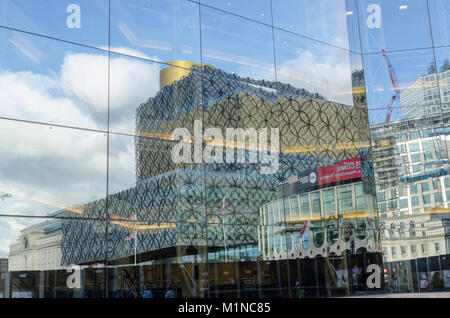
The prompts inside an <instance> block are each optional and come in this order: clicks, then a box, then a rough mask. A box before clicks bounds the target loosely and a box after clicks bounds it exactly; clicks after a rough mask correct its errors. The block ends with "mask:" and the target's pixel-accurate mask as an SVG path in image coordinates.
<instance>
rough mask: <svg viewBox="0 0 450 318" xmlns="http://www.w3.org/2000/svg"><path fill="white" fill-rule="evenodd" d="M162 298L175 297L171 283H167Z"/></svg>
mask: <svg viewBox="0 0 450 318" xmlns="http://www.w3.org/2000/svg"><path fill="white" fill-rule="evenodd" d="M164 298H175V292H174V291H173V285H172V283H169V285H168V286H167V292H166V295H165V296H164Z"/></svg>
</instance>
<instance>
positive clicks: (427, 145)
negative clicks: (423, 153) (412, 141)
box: [422, 140, 431, 150]
mask: <svg viewBox="0 0 450 318" xmlns="http://www.w3.org/2000/svg"><path fill="white" fill-rule="evenodd" d="M422 148H423V150H430V149H431V143H430V141H429V140H424V141H422Z"/></svg>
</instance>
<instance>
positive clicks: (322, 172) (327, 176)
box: [317, 158, 361, 185]
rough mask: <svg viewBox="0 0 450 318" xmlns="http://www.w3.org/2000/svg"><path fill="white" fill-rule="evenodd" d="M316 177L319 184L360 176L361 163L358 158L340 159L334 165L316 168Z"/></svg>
mask: <svg viewBox="0 0 450 318" xmlns="http://www.w3.org/2000/svg"><path fill="white" fill-rule="evenodd" d="M317 178H318V180H317V183H318V184H319V185H320V184H326V183H331V182H337V181H341V180H348V179H356V178H361V163H360V161H359V158H356V159H348V160H342V161H339V162H338V163H337V164H335V165H332V166H325V167H321V168H318V169H317Z"/></svg>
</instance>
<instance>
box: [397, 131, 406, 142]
mask: <svg viewBox="0 0 450 318" xmlns="http://www.w3.org/2000/svg"><path fill="white" fill-rule="evenodd" d="M397 139H398V140H406V133H403V134H398V135H397Z"/></svg>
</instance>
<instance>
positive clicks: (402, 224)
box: [399, 222, 406, 237]
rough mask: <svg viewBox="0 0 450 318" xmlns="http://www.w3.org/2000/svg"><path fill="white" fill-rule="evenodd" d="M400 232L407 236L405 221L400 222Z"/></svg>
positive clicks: (401, 235) (402, 235)
mask: <svg viewBox="0 0 450 318" xmlns="http://www.w3.org/2000/svg"><path fill="white" fill-rule="evenodd" d="M399 232H400V237H405V236H406V235H405V223H403V222H401V223H400V230H399Z"/></svg>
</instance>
